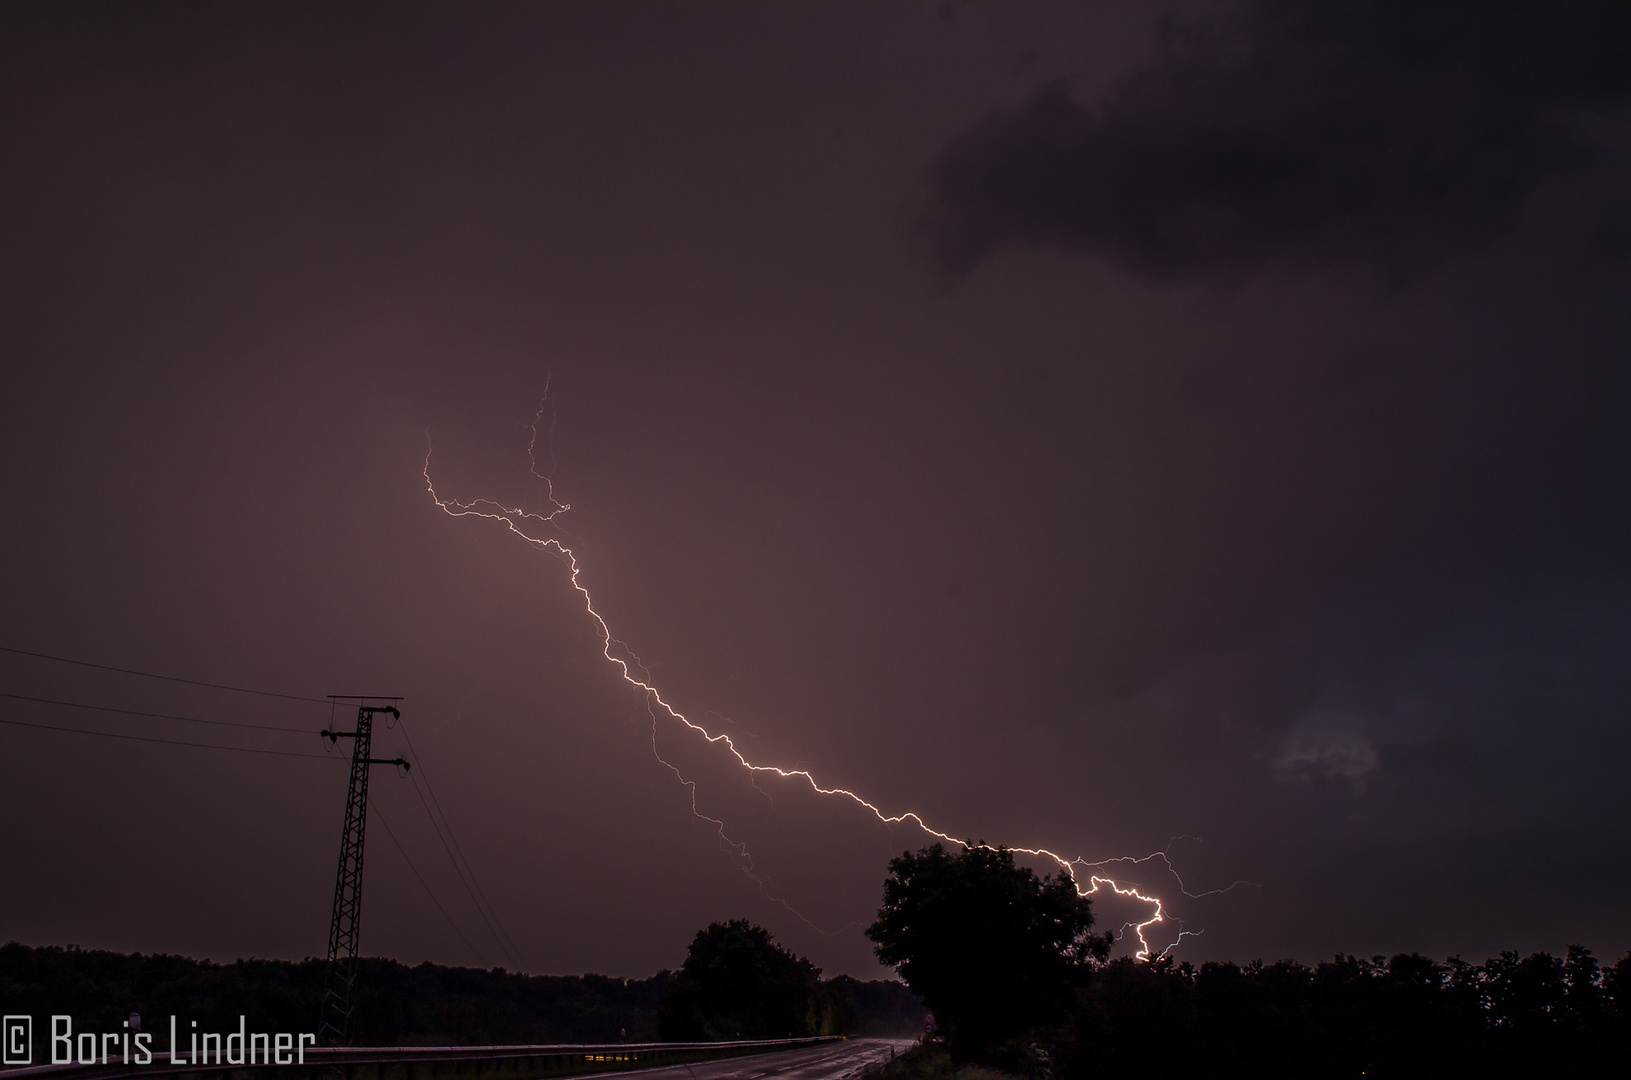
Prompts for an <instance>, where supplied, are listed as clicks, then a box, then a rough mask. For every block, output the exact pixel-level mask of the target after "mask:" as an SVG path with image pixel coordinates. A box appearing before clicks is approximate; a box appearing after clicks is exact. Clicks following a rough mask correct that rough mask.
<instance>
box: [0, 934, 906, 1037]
mask: <svg viewBox="0 0 1631 1080" xmlns="http://www.w3.org/2000/svg"><path fill="white" fill-rule="evenodd" d="M324 966H325V961H323V960H320V959H316V958H311V959H306V960H299V961H291V960H258V959H249V960H237V961H234V962H232V963H227V964H222V963H215V962H213V961H209V960H195V959H192V958H191V957H186V956H172V955H167V954H162V953H149V954H142V953H118V952H109V951H104V950H99V949H81V948H78V947H77V946H60V945H47V946H28V945H22V944H19V943H18V942H15V941H14V942H11V943H9V944H7V945H0V1012H3V1013H5V1014H7V1015H11V1014H23V1015H32V1016H33V1017H34V1018H35V1024H34V1041H35V1044H36V1053H37V1054H38V1052H39V1051H40V1048H41V1043H42V1040H43V1038H45V1035H46V1033H48V1032H49V1030H50V1023H49V1019H48V1018H49V1017H50V1016H52V1015H66V1016H72V1017H73V1018H74V1030H76V1031H77V1030H95V1031H119V1030H121V1028H120V1024H121V1023H123V1022H124V1021H125V1020H126V1018H127V1017H128V1016H129V1015H130V1014H131V1013H133V1012H135V1013H140V1014H141V1017H142V1026H143V1028H144V1029H147V1030H160V1029H167V1027H166V1026H167V1025H168V1023H169V1017H170V1016H172V1015H174V1016H177V1017H179V1018H180V1019H181V1022H182V1024H183V1025H185V1024H187V1023H189V1022H190V1021H193V1020H196V1021H198V1025H199V1028H200V1029H205V1030H214V1031H224V1030H228V1029H236V1028H237V1026H238V1017H239V1016H240V1015H242V1016H245V1017H247V1018H248V1022H249V1025H250V1027H251V1028H253V1029H255V1030H266V1031H290V1032H296V1031H313V1030H316V1025H317V1017H318V1006H319V1003H320V1000H321V993H322V984H323V969H324ZM673 981H674V973H673V972H670V971H668V970H666V969H665V970H662V971H659V972H658V973H657V974H655V975H652V976H650V977H649V978H645V979H623V978H617V977H614V976H608V975H596V974H586V975H527V974H523V973H520V972H513V971H508V970H506V969H504V968H490V969H482V968H466V967H445V966H442V965H440V964H432V963H430V962H428V961H427V962H425V963H421V964H418V965H416V966H412V967H410V966H409V965H407V964H403V963H400V962H399V961H396V960H389V959H383V958H379V957H364V958H360V959H359V960H358V961H357V990H356V993H355V998H354V1000H355V1002H356V1012H355V1013H354V1014H353V1015H352V1028H351V1038H352V1042H353V1044H355V1045H359V1046H415V1045H418V1046H437V1045H452V1046H484V1045H502V1044H538V1043H614V1042H617V1041H619V1039H620V1038H625V1037H626V1038H627V1040H628V1041H630V1042H656V1041H658V1025H659V1012H660V1010H661V1007H662V1002H663V999H664V997H665V996H666V995H667V994H668V991H669V988H670V986H671V985H672V983H673ZM821 985H822V989H823V992H824V993H825V994H827V995H829V1000H830V1002H831V1005H832V1010H831V1016H832V1018H833V1019H832V1024H833V1028H834V1030H833V1031H832V1032H831V1034H846V1035H905V1034H912V1033H915V1032H920V1031H921V1030H922V1027H923V1016H924V1011H923V1006H922V1004H921V1003H919V1001H918V999H917V997H916V996H915V995H914V994H913V993H912V992H911V991H910V990H908V989H907V988H906V987H905V986H903V985H901V984H900V983H898V982H892V981H889V980H883V979H875V980H870V981H863V980H860V979H855V978H852V977H850V976H848V975H839V976H835V977H834V978H830V979H823V980H821ZM625 1033H626V1036H625ZM36 1060H39V1059H38V1057H36Z"/></svg>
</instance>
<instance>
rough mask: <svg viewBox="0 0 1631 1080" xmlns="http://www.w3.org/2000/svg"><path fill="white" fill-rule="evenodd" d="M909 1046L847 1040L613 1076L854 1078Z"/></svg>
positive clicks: (659, 1079)
mask: <svg viewBox="0 0 1631 1080" xmlns="http://www.w3.org/2000/svg"><path fill="white" fill-rule="evenodd" d="M911 1045H912V1040H911V1039H851V1040H849V1041H848V1042H840V1043H827V1044H826V1045H824V1046H812V1047H810V1048H809V1049H808V1050H782V1051H779V1052H777V1053H773V1054H754V1055H752V1056H750V1057H738V1058H725V1059H723V1060H721V1061H699V1062H696V1063H695V1064H693V1065H665V1066H663V1067H662V1068H660V1069H635V1070H632V1071H630V1072H624V1073H618V1074H617V1075H618V1076H638V1077H640V1080H855V1078H856V1077H859V1076H860V1075H861V1071H862V1070H863V1069H865V1068H866V1067H867V1066H869V1065H876V1064H879V1063H881V1062H885V1061H888V1060H889V1058H890V1055H891V1053H899V1052H900V1051H902V1050H905V1049H906V1048H907V1047H909V1046H911Z"/></svg>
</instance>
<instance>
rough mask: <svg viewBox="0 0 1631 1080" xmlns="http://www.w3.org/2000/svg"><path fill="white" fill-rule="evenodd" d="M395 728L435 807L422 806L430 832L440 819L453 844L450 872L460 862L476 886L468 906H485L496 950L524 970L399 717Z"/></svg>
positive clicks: (517, 949) (421, 798)
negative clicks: (489, 917)
mask: <svg viewBox="0 0 1631 1080" xmlns="http://www.w3.org/2000/svg"><path fill="white" fill-rule="evenodd" d="M397 726H398V727H400V728H401V729H402V738H403V739H404V740H406V742H407V744H408V752H409V753H410V754H412V755H413V757H414V760H415V761H420V762H421V765H420V773H421V775H422V776H423V777H424V781H425V791H428V792H429V793H430V802H431V803H434V804H435V806H436V813H435V814H432V813H431V812H430V804H429V803H426V805H425V813H426V814H427V815H429V816H430V823H431V826H432V827H433V828H434V827H436V818H437V815H440V817H441V820H442V825H444V826H446V828H447V836H448V839H449V840H452V842H453V850H451V851H449V852H448V858H449V859H450V860H452V862H453V868H454V869H455V870H458V869H459V864H460V862H461V861H462V862H463V864H464V870H465V871H468V873H469V875H470V884H473V885H474V886H475V893H476V894H479V895H480V897H481V900H480V901H479V902H477V901H476V896H475V895H472V896H471V898H470V899H471V902H472V903H475V904H476V910H477V912H480V911H481V910H482V905H483V904H485V905H486V907H487V912H488V913H490V914H491V915H492V922H491V923H489V924H488V927H487V929H488V930H489V931H492V932H493V937H494V938H495V939H496V940H498V941H499V947H500V948H502V949H504V951H505V952H507V953H509V955H510V958H511V959H512V960H513V961H515V962H516V965H517V966H518V967H521V968H525V967H526V966H527V964H526V958H525V957H524V956H522V954H521V949H520V947H519V946H517V945H516V944H515V939H514V938H512V937H511V936H510V932H509V929H508V928H507V927H505V925H504V921H503V920H502V919H500V918H499V916H498V909H497V908H495V907H494V906H493V902H492V901H491V900H489V899H488V898H487V890H485V889H483V888H482V887H481V879H480V878H478V877H477V876H476V869H475V867H474V866H471V865H470V858H469V856H467V855H465V853H464V846H463V845H462V844H460V843H459V837H458V834H456V833H455V832H454V831H453V822H452V821H450V820H448V816H447V811H445V810H443V809H442V801H441V800H440V799H438V798H437V797H436V786H435V785H434V784H433V783H432V782H431V779H430V773H428V772H426V771H425V769H424V766H423V762H422V759H421V758H420V756H419V751H418V750H417V749H416V748H415V747H414V745H413V736H411V735H409V734H408V726H407V724H406V723H404V722H403V721H402V719H401V718H400V717H398V718H397ZM410 779H413V780H414V787H415V790H417V789H418V778H417V777H410ZM419 801H420V802H422V803H423V802H425V795H424V792H421V793H420V795H419ZM437 835H438V836H440V835H441V831H440V829H439V828H438V830H437ZM442 846H443V847H444V848H446V847H447V841H446V840H444V841H443V842H442ZM454 851H456V852H458V857H457V858H454ZM463 876H464V875H463V873H461V874H460V879H461V880H462V879H463ZM465 888H466V891H469V889H470V885H466V886H465ZM482 919H483V921H484V922H485V921H487V917H486V915H485V914H484V915H483V916H482ZM494 924H496V925H497V930H496V931H494Z"/></svg>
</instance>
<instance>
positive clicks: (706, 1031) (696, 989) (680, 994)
mask: <svg viewBox="0 0 1631 1080" xmlns="http://www.w3.org/2000/svg"><path fill="white" fill-rule="evenodd" d="M831 1012H832V1010H831V1007H830V1003H829V1001H828V995H826V994H825V993H823V990H822V986H821V969H820V968H818V967H816V966H815V965H814V964H812V963H810V961H808V960H806V959H805V958H804V957H802V956H794V955H793V954H792V953H790V952H788V951H787V950H786V949H784V948H782V947H781V946H780V945H777V944H776V943H775V941H773V940H772V939H771V937H770V932H769V931H768V930H766V929H765V928H764V927H762V926H755V925H754V924H752V923H750V922H748V921H747V920H746V919H733V920H731V921H730V922H724V923H717V922H716V923H710V924H708V926H707V928H706V929H703V930H699V931H697V936H696V938H695V939H693V940H692V942H691V949H690V952H689V953H688V954H687V955H686V957H685V964H684V965H683V966H682V967H681V968H680V970H679V974H677V975H676V976H675V977H674V982H673V984H672V985H671V986H670V987H669V990H668V995H667V996H666V997H665V998H664V999H663V1005H662V1013H661V1019H660V1030H661V1032H662V1037H663V1038H664V1039H671V1040H676V1041H693V1040H700V1039H735V1038H743V1039H776V1038H784V1037H786V1036H788V1035H796V1036H804V1035H821V1034H826V1033H827V1032H828V1031H830V1030H831V1027H832V1016H831Z"/></svg>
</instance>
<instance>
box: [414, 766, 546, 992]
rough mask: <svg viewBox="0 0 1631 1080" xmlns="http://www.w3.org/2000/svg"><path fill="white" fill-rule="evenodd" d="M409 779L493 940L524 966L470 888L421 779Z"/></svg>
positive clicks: (460, 881) (512, 961) (454, 870)
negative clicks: (421, 783)
mask: <svg viewBox="0 0 1631 1080" xmlns="http://www.w3.org/2000/svg"><path fill="white" fill-rule="evenodd" d="M408 779H409V780H410V781H412V783H413V790H414V791H415V792H417V793H418V795H419V802H420V804H421V805H422V806H424V808H425V814H426V816H427V817H429V818H430V827H431V828H432V829H434V830H435V831H436V839H438V840H440V841H441V842H442V850H443V851H445V852H447V858H448V861H449V862H451V863H452V864H453V872H454V873H455V874H457V875H458V876H459V884H461V885H463V886H464V891H465V893H466V895H468V896H469V897H470V902H471V903H472V904H474V905H475V907H476V914H477V915H478V916H480V917H481V921H482V923H483V924H485V925H486V927H487V932H488V933H489V934H491V935H493V941H495V942H496V943H497V944H498V947H499V948H500V949H502V950H504V952H505V953H506V954H508V955H509V958H510V962H511V963H513V964H515V965H516V966H517V967H521V966H523V965H522V964H521V958H520V957H519V956H517V955H515V953H514V952H512V951H511V950H510V948H509V946H507V945H505V943H504V939H503V938H502V937H500V936H499V933H498V931H497V930H495V929H494V928H493V923H492V920H490V919H488V917H487V913H486V912H485V911H483V910H482V907H481V901H479V900H477V899H476V894H475V892H474V891H473V890H472V889H471V888H470V881H469V879H468V878H467V877H465V873H464V871H463V870H462V869H460V867H459V861H458V860H457V859H455V858H454V857H453V849H452V848H450V847H448V844H447V837H446V836H444V835H443V834H442V827H441V826H440V825H438V824H437V823H436V815H435V814H432V813H431V812H430V803H428V802H426V801H425V792H424V790H423V789H422V788H420V786H419V781H418V780H417V779H416V778H415V777H414V775H413V774H412V773H409V774H408Z"/></svg>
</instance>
